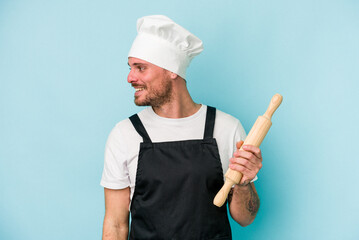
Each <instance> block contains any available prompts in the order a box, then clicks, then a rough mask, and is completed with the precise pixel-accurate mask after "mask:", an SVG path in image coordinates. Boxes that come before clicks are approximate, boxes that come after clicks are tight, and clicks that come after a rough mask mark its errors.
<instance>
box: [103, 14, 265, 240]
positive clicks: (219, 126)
mask: <svg viewBox="0 0 359 240" xmlns="http://www.w3.org/2000/svg"><path fill="white" fill-rule="evenodd" d="M137 31H138V35H137V37H136V39H135V40H134V42H133V45H132V47H131V49H130V52H129V55H128V65H129V66H130V72H129V74H128V78H127V81H128V83H130V84H131V86H132V87H133V88H134V90H135V94H134V95H135V100H134V101H135V104H136V105H138V106H149V107H147V108H145V109H144V110H142V111H140V112H139V113H137V114H135V115H133V116H131V117H130V118H128V119H125V120H123V121H121V122H119V123H118V124H116V126H115V127H114V128H113V130H112V131H111V133H110V135H109V137H108V140H107V143H106V149H105V163H104V170H103V175H102V179H101V185H102V186H103V187H104V189H105V190H104V191H105V218H104V223H103V240H108V239H128V237H129V239H154V240H161V239H164V240H167V239H168V240H170V239H177V240H187V239H205V240H211V239H221V240H224V239H232V237H231V228H230V225H229V220H228V216H227V205H226V204H225V205H223V206H222V207H220V208H219V207H216V206H215V205H213V203H212V202H213V199H214V197H215V195H216V194H217V192H218V190H219V189H220V188H221V187H222V185H223V181H224V177H223V172H224V171H226V170H227V169H228V167H230V168H231V169H233V170H236V171H240V172H241V173H242V174H243V178H242V180H241V182H240V183H239V184H238V185H235V186H234V187H233V188H232V190H231V192H230V194H229V197H228V203H229V204H228V206H229V211H230V215H231V216H232V218H233V219H234V220H235V221H236V222H238V223H239V224H241V225H242V226H246V225H248V224H250V223H251V222H252V221H253V220H254V218H255V216H256V213H257V211H258V207H259V198H258V195H257V192H256V189H255V186H254V181H255V180H256V176H257V173H258V171H259V169H260V168H261V166H262V157H261V151H260V149H259V148H257V147H253V146H243V149H244V150H240V151H239V150H238V149H239V148H240V146H241V144H242V143H243V142H242V141H241V140H243V139H245V131H244V129H243V127H242V125H241V123H240V122H239V120H237V119H236V118H234V117H232V116H230V115H228V114H226V113H224V112H222V111H219V110H216V109H215V108H213V107H210V106H206V105H204V104H198V103H195V102H194V101H193V99H192V98H191V96H190V94H189V92H188V89H187V86H186V81H187V80H188V78H187V77H186V69H187V67H188V66H189V64H190V62H191V60H192V59H193V58H194V57H195V56H196V55H198V54H200V52H201V51H202V50H203V46H202V41H201V40H200V39H199V38H198V37H196V36H195V35H193V34H192V33H190V32H189V31H187V30H186V29H184V28H183V27H182V26H180V25H178V24H176V23H175V22H173V21H172V20H171V19H169V18H168V17H166V16H162V15H155V16H146V17H142V18H140V19H139V20H138V21H137ZM201 82H202V83H203V87H204V88H205V87H206V81H205V80H201ZM129 215H131V224H130V227H129Z"/></svg>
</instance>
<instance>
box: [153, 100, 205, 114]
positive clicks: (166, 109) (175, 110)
mask: <svg viewBox="0 0 359 240" xmlns="http://www.w3.org/2000/svg"><path fill="white" fill-rule="evenodd" d="M152 108H153V111H154V112H155V113H156V114H157V115H159V116H160V117H165V118H184V117H189V116H191V115H193V114H195V113H196V112H197V111H198V110H199V109H200V108H201V104H197V103H195V102H193V101H192V102H191V103H186V104H180V103H168V104H165V105H163V106H160V107H152Z"/></svg>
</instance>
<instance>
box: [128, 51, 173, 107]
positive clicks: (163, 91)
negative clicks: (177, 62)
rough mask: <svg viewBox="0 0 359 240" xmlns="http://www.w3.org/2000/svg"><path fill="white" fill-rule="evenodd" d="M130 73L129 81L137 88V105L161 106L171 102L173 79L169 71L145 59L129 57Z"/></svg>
mask: <svg viewBox="0 0 359 240" xmlns="http://www.w3.org/2000/svg"><path fill="white" fill-rule="evenodd" d="M128 65H129V66H130V73H129V74H128V77H127V82H129V83H131V85H132V87H134V88H135V90H136V92H135V104H136V105H137V106H153V107H159V106H161V105H163V104H165V103H168V102H170V100H171V96H172V81H171V78H170V73H169V71H167V70H165V69H163V68H160V67H158V66H156V65H153V64H151V63H149V62H146V61H144V60H141V59H138V58H133V57H130V58H128Z"/></svg>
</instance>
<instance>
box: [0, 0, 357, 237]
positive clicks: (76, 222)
mask: <svg viewBox="0 0 359 240" xmlns="http://www.w3.org/2000/svg"><path fill="white" fill-rule="evenodd" d="M152 14H164V15H167V16H169V17H170V18H172V19H173V20H175V21H176V22H178V23H179V24H181V25H183V26H184V27H186V28H188V29H189V30H190V31H192V32H193V33H195V34H196V35H197V36H198V37H199V38H201V39H202V40H203V42H204V47H205V50H204V51H203V52H202V54H201V55H199V56H198V57H196V58H195V59H194V60H193V62H192V65H191V66H190V68H189V70H188V87H189V89H190V93H191V94H192V96H193V98H194V100H195V101H196V102H200V103H205V104H208V105H213V106H216V107H217V108H219V109H221V110H222V111H225V112H227V113H230V114H232V115H234V116H236V117H238V118H239V119H240V120H241V122H242V124H243V125H244V127H245V129H246V130H247V131H249V129H250V128H251V126H252V124H253V123H254V121H255V120H256V118H257V117H258V116H259V115H262V114H263V113H264V111H265V110H266V108H267V106H268V103H269V100H270V99H271V97H272V96H273V95H274V94H275V93H277V92H278V93H280V94H282V95H283V97H284V100H283V103H282V105H281V106H280V108H279V109H278V110H277V112H276V113H275V114H274V116H273V126H272V128H271V130H270V131H269V134H268V135H267V138H266V139H265V140H264V142H263V144H262V146H261V149H262V152H263V155H264V166H263V168H262V170H261V171H260V173H259V175H258V176H259V180H258V181H257V183H256V186H257V189H258V192H259V195H260V198H261V208H260V211H259V213H258V215H257V218H256V220H255V221H254V223H253V224H252V225H250V226H248V227H246V228H242V227H240V226H239V225H237V224H235V223H234V222H233V221H231V224H232V229H233V237H234V239H256V240H261V239H266V240H268V239H359V230H357V229H358V228H357V227H358V223H359V221H358V220H359V219H358V218H359V206H358V202H359V193H358V186H357V182H358V180H357V177H358V168H359V163H358V157H357V150H356V149H357V143H358V140H357V138H358V133H359V131H358V123H359V113H358V107H357V103H358V101H359V94H358V89H359V84H358V80H359V1H355V0H352V1H350V0H337V1H330V0H326V1H324V0H322V1H320V0H317V1H313V0H303V1H287V0H272V1H267V0H257V1H249V0H247V1H244V0H240V1H235V0H232V1H229V0H227V1H203V0H202V1H189V0H176V1H145V0H137V1H114V0H112V1H84V0H83V1H70V0H67V1H46V0H43V1H37V0H34V1H10V0H0V81H1V85H0V101H1V102H0V147H1V149H0V239H6V240H10V239H21V240H22V239H26V240H32V239H37V240H42V239H54V240H57V239H59V240H60V239H61V240H62V239H100V238H101V231H102V221H103V216H104V198H103V188H102V187H101V186H100V185H99V182H100V178H101V174H102V168H103V152H104V146H105V142H106V139H107V136H108V134H109V132H110V130H111V129H112V127H113V126H114V125H115V124H116V123H117V122H118V121H120V120H122V119H124V118H126V117H128V116H130V115H131V114H133V113H134V112H137V111H139V110H140V108H138V107H136V106H135V105H134V104H133V94H134V91H133V89H131V87H130V86H129V84H128V83H127V82H126V76H127V74H128V72H129V70H128V66H127V53H128V50H129V48H130V46H131V44H132V41H133V39H134V37H135V35H136V20H137V18H139V17H142V16H145V15H152Z"/></svg>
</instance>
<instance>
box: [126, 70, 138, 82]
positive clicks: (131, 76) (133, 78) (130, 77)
mask: <svg viewBox="0 0 359 240" xmlns="http://www.w3.org/2000/svg"><path fill="white" fill-rule="evenodd" d="M135 81H137V78H136V74H135V73H134V72H133V70H130V72H129V73H128V76H127V82H128V83H132V82H135Z"/></svg>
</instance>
